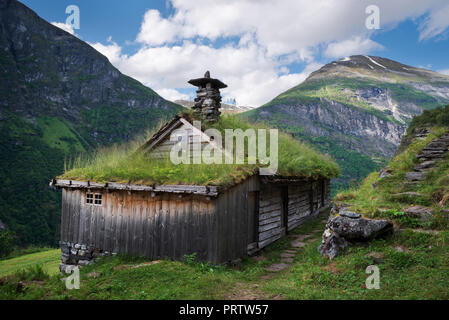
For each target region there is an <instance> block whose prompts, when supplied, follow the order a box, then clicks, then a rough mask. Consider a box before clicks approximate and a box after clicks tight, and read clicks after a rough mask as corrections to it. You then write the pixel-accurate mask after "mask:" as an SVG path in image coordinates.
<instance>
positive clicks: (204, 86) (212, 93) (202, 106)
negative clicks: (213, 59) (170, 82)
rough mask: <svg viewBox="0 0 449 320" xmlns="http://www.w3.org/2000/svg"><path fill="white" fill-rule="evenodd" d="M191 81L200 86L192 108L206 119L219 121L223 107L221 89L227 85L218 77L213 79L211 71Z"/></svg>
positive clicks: (190, 81) (210, 121)
mask: <svg viewBox="0 0 449 320" xmlns="http://www.w3.org/2000/svg"><path fill="white" fill-rule="evenodd" d="M189 83H190V84H192V85H194V86H195V87H198V90H197V91H196V98H195V104H194V106H193V107H192V109H193V110H194V111H195V113H196V114H197V115H201V116H202V118H203V119H204V120H205V121H207V122H209V123H212V122H217V121H218V120H219V119H220V114H221V113H220V110H219V109H220V107H221V96H220V89H222V88H226V87H227V85H225V84H224V83H223V82H221V81H220V80H218V79H212V78H211V77H210V72H209V71H206V73H205V74H204V77H203V78H198V79H192V80H189Z"/></svg>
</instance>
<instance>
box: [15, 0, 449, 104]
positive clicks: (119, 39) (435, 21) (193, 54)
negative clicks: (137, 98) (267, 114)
mask: <svg viewBox="0 0 449 320" xmlns="http://www.w3.org/2000/svg"><path fill="white" fill-rule="evenodd" d="M21 2H22V3H24V4H25V5H27V6H28V7H30V8H31V9H33V10H34V11H35V12H36V13H37V14H38V15H39V16H41V17H42V18H44V19H45V20H47V21H49V22H52V23H53V22H57V23H61V24H63V23H65V22H66V18H67V16H68V15H67V14H66V12H65V11H66V7H67V6H68V5H77V6H78V7H79V9H80V29H76V30H71V31H73V32H74V33H75V35H76V36H78V37H79V38H81V39H82V40H83V41H86V42H88V43H90V44H91V45H92V46H94V47H95V48H96V49H97V50H99V51H100V52H102V53H103V54H105V55H106V56H107V57H108V58H109V60H110V61H111V63H113V64H114V65H115V66H116V67H117V68H118V69H119V70H121V71H122V72H123V73H125V74H128V75H130V76H132V77H134V78H136V79H138V80H139V81H141V82H143V83H144V84H146V85H148V86H150V87H152V88H153V89H155V90H156V91H157V92H158V93H160V94H161V95H162V96H164V97H165V98H168V99H171V100H175V99H177V98H184V99H189V98H192V96H193V95H194V91H193V88H191V87H190V86H189V85H188V84H187V83H186V82H187V80H189V79H190V78H192V77H197V76H201V75H202V74H203V73H204V71H206V70H207V69H210V71H211V74H212V76H217V77H219V78H220V79H222V80H223V81H225V82H226V83H227V84H228V85H229V88H228V89H225V90H224V91H223V94H224V97H225V99H226V98H227V99H231V98H235V99H236V100H237V102H238V103H239V104H243V105H251V106H258V105H261V104H263V103H266V102H268V101H269V100H270V99H272V98H274V97H275V96H276V95H278V94H279V93H281V92H283V91H285V90H287V89H289V88H290V87H292V86H294V85H297V84H299V83H300V82H301V81H303V80H304V79H305V78H306V77H307V75H308V74H309V73H310V72H312V71H314V70H316V69H317V68H319V67H320V66H322V65H323V64H325V63H328V62H330V61H333V60H337V59H339V58H341V57H344V56H346V55H350V54H358V53H361V54H370V55H378V56H382V57H386V58H390V59H393V60H397V61H399V62H402V63H405V64H409V65H412V66H418V67H424V68H428V69H431V70H434V71H441V72H445V73H446V72H447V73H449V59H447V56H448V52H449V39H448V32H447V29H448V26H449V4H448V2H447V1H444V0H429V1H418V0H416V1H412V0H396V1H391V0H388V1H387V0H379V1H364V0H339V1H325V0H322V1H321V0H315V1H306V0H277V1H269V0H260V1H250V0H248V1H246V0H239V1H237V0H228V1H222V0H220V1H218V0H196V1H189V0H171V1H155V0H145V1H144V0H132V1H126V2H125V1H117V0H109V1H106V0H95V1H92V0H91V1H87V0H58V1H55V0H23V1H21ZM372 4H374V5H376V6H377V7H378V8H379V10H380V11H379V18H380V29H378V30H368V29H367V28H366V25H365V21H366V19H367V18H368V16H369V14H367V13H366V11H365V9H366V8H367V6H369V5H372Z"/></svg>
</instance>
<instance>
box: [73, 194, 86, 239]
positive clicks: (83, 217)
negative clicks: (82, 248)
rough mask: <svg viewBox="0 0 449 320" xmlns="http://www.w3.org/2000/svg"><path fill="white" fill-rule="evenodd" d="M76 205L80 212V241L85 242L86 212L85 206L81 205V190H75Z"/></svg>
mask: <svg viewBox="0 0 449 320" xmlns="http://www.w3.org/2000/svg"><path fill="white" fill-rule="evenodd" d="M75 205H76V207H77V208H78V212H79V226H78V243H82V244H85V240H84V229H85V224H84V222H85V214H84V211H85V210H84V208H83V206H81V191H80V190H75Z"/></svg>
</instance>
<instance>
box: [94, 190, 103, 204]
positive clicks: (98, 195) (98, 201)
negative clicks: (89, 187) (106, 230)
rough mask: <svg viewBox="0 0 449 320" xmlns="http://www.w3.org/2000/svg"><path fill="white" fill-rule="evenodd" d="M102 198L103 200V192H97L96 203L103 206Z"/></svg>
mask: <svg viewBox="0 0 449 320" xmlns="http://www.w3.org/2000/svg"><path fill="white" fill-rule="evenodd" d="M101 200H102V194H101V193H96V194H95V205H97V206H101Z"/></svg>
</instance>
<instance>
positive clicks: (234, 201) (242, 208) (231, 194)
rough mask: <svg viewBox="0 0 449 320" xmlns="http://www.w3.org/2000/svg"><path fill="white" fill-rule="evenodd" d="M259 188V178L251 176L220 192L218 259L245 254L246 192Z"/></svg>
mask: <svg viewBox="0 0 449 320" xmlns="http://www.w3.org/2000/svg"><path fill="white" fill-rule="evenodd" d="M257 190H259V178H258V177H257V176H253V177H251V178H249V179H247V180H245V181H243V182H242V183H240V184H238V185H236V186H233V187H232V188H229V189H228V190H226V191H225V192H223V193H221V194H220V196H219V197H218V199H217V200H216V203H215V204H216V212H217V223H218V225H217V232H218V237H217V249H218V255H219V260H220V261H222V262H224V261H229V260H234V259H237V258H241V257H242V256H245V255H246V254H247V247H248V245H249V243H248V238H247V234H248V214H251V212H248V208H249V207H251V206H248V193H249V192H252V191H257Z"/></svg>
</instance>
